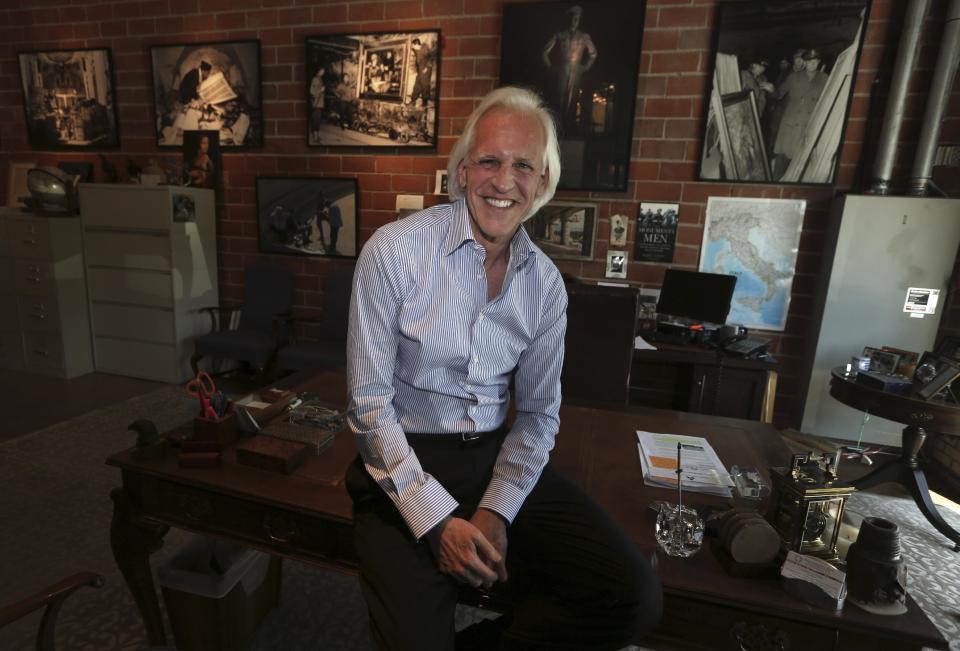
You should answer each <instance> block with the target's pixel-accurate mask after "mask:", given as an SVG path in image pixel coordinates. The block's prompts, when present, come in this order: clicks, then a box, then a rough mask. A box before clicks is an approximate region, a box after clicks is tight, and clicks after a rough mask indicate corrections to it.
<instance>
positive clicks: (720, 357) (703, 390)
mask: <svg viewBox="0 0 960 651" xmlns="http://www.w3.org/2000/svg"><path fill="white" fill-rule="evenodd" d="M657 348H658V349H657V350H637V351H634V355H633V367H632V371H631V373H630V404H632V405H641V406H645V407H660V408H661V409H673V410H675V411H689V412H694V413H698V414H710V415H713V416H729V417H732V418H746V419H749V420H762V421H764V422H770V421H771V420H772V418H773V397H774V394H775V393H776V388H777V364H776V362H775V361H773V360H770V359H767V360H750V359H742V358H739V357H733V356H731V355H727V354H725V353H724V354H718V352H717V351H715V350H712V349H707V348H700V347H696V346H678V345H672V344H657Z"/></svg>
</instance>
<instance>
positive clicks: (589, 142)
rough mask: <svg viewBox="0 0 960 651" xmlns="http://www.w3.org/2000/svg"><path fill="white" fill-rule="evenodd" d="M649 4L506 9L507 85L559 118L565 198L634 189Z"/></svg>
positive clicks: (609, 0)
mask: <svg viewBox="0 0 960 651" xmlns="http://www.w3.org/2000/svg"><path fill="white" fill-rule="evenodd" d="M645 4H646V3H645V2H644V1H643V0H637V1H636V2H618V1H617V0H585V1H582V2H534V3H523V4H507V5H504V8H503V35H502V38H501V44H500V50H501V54H500V85H501V86H507V85H516V86H526V87H528V88H534V89H536V90H537V91H538V92H539V93H540V94H541V95H542V96H543V98H544V99H545V100H546V101H547V103H548V104H549V105H550V107H551V109H552V110H553V113H554V115H555V116H556V118H557V123H558V124H557V126H558V131H559V137H560V155H561V168H562V172H561V175H560V185H559V189H561V190H615V191H623V190H626V189H627V172H628V168H629V164H630V144H631V139H632V137H633V122H634V100H635V98H636V95H637V76H638V72H639V68H638V66H639V61H640V42H641V40H642V35H643V17H644V9H645Z"/></svg>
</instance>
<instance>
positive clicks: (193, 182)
mask: <svg viewBox="0 0 960 651" xmlns="http://www.w3.org/2000/svg"><path fill="white" fill-rule="evenodd" d="M181 164H182V166H183V185H186V186H188V187H191V188H209V189H211V190H218V189H220V188H222V187H223V157H222V156H221V155H220V132H219V131H199V130H198V131H184V132H183V161H182V163H181Z"/></svg>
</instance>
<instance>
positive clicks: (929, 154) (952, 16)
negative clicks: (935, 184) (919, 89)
mask: <svg viewBox="0 0 960 651" xmlns="http://www.w3.org/2000/svg"><path fill="white" fill-rule="evenodd" d="M958 63H960V0H951V2H950V6H949V7H948V8H947V19H946V22H945V24H944V26H943V38H942V39H941V40H940V53H939V54H938V55H937V65H936V67H935V68H934V70H933V79H932V80H931V82H930V96H929V98H928V99H927V108H926V111H925V112H924V115H923V124H922V125H921V127H920V140H919V142H918V143H917V154H916V156H915V157H914V159H913V171H912V172H910V194H912V195H915V196H926V195H927V194H928V193H929V189H930V177H931V175H932V174H933V159H934V156H935V155H936V153H937V141H938V139H939V138H940V128H941V126H942V124H943V116H944V113H946V111H947V103H948V102H949V101H950V91H951V90H952V89H953V80H954V78H955V77H956V75H957V65H958Z"/></svg>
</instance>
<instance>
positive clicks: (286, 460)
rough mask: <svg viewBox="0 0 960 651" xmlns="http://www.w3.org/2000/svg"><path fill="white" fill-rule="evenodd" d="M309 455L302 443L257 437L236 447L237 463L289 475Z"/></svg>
mask: <svg viewBox="0 0 960 651" xmlns="http://www.w3.org/2000/svg"><path fill="white" fill-rule="evenodd" d="M309 453H310V450H309V448H307V446H306V445H304V444H303V443H296V442H294V441H285V440H283V439H278V438H274V437H272V436H264V435H258V436H254V437H253V438H252V439H250V440H249V441H244V442H243V443H241V444H240V445H238V446H237V463H240V464H243V465H245V466H253V467H254V468H260V469H262V470H270V471H272V472H282V473H283V474H285V475H289V474H290V473H292V472H293V471H294V470H296V469H297V467H298V466H299V465H300V464H301V463H303V462H304V460H305V459H306V458H307V455H308V454H309Z"/></svg>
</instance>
